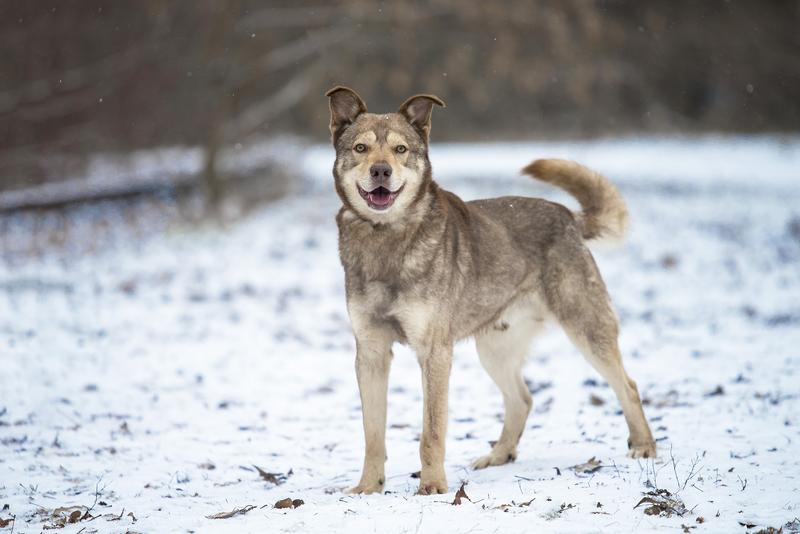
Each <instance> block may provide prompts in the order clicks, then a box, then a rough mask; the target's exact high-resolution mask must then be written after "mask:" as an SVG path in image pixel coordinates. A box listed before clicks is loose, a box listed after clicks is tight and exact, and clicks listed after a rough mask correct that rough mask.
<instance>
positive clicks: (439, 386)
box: [418, 344, 453, 495]
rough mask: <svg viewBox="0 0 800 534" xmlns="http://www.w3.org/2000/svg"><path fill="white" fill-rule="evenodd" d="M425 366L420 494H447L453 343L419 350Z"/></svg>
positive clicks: (423, 375) (420, 359) (422, 364)
mask: <svg viewBox="0 0 800 534" xmlns="http://www.w3.org/2000/svg"><path fill="white" fill-rule="evenodd" d="M418 357H419V361H420V366H421V367H422V403H423V408H422V417H423V419H422V438H421V439H420V444H419V456H420V460H421V461H422V470H421V472H420V483H419V493H420V494H421V495H431V494H436V493H447V478H446V476H445V474H444V450H445V435H446V434H447V394H448V387H449V383H450V368H451V366H452V361H453V347H452V344H441V345H439V346H435V347H433V348H432V349H429V350H426V351H424V352H422V353H418Z"/></svg>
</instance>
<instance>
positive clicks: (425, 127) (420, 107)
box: [397, 95, 447, 142]
mask: <svg viewBox="0 0 800 534" xmlns="http://www.w3.org/2000/svg"><path fill="white" fill-rule="evenodd" d="M434 104H436V105H437V106H442V107H443V108H444V107H447V106H445V103H444V102H443V101H442V99H441V98H439V97H438V96H434V95H414V96H412V97H411V98H409V99H408V100H406V101H405V102H403V104H402V105H401V106H400V109H398V110H397V112H398V113H399V114H401V115H403V116H404V117H405V118H406V119H407V120H408V123H409V124H411V126H413V127H414V128H416V129H417V130H418V131H419V132H420V134H421V135H422V138H423V139H425V142H427V141H428V137H429V136H430V133H431V113H432V112H433V105H434Z"/></svg>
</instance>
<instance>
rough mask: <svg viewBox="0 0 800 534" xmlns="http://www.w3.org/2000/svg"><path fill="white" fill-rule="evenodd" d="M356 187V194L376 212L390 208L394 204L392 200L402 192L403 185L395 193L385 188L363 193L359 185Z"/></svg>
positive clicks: (380, 187)
mask: <svg viewBox="0 0 800 534" xmlns="http://www.w3.org/2000/svg"><path fill="white" fill-rule="evenodd" d="M356 185H357V186H358V192H359V194H360V195H361V197H362V198H363V199H364V200H366V201H367V204H369V207H370V208H372V209H376V210H385V209H387V208H388V207H389V206H391V205H392V204H393V203H394V199H396V198H397V196H398V195H399V194H400V192H401V191H402V190H403V187H405V184H403V185H402V186H401V187H400V189H398V190H397V191H389V190H388V189H386V188H385V187H383V186H379V187H376V188H375V189H373V190H372V191H365V190H363V189H361V186H360V185H358V184H356Z"/></svg>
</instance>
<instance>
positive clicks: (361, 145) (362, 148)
mask: <svg viewBox="0 0 800 534" xmlns="http://www.w3.org/2000/svg"><path fill="white" fill-rule="evenodd" d="M366 150H367V145H365V144H364V143H358V144H357V145H356V146H355V151H356V152H366Z"/></svg>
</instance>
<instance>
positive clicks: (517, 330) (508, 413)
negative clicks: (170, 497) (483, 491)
mask: <svg viewBox="0 0 800 534" xmlns="http://www.w3.org/2000/svg"><path fill="white" fill-rule="evenodd" d="M543 324H544V323H543V322H542V321H537V320H533V319H531V318H530V317H522V316H517V317H514V316H510V317H509V318H508V319H507V320H505V321H503V322H500V323H498V324H497V325H495V326H492V327H490V329H489V330H487V331H486V332H484V333H481V334H480V335H478V336H476V337H475V345H476V347H477V349H478V356H479V357H480V360H481V364H482V365H483V368H484V369H486V372H488V373H489V376H491V377H492V380H493V381H494V383H495V384H497V387H498V388H499V389H500V392H501V393H502V394H503V405H504V407H505V419H504V420H503V431H502V432H501V433H500V438H499V439H498V440H497V442H496V443H495V444H494V446H493V447H492V451H491V452H490V453H489V454H487V455H486V456H482V457H480V458H478V459H477V460H475V461H474V462H473V463H472V467H473V469H483V468H484V467H488V466H490V465H502V464H505V463H508V462H511V461H513V460H516V458H517V444H518V443H519V439H520V437H521V436H522V432H523V431H524V430H525V422H526V421H527V419H528V414H529V413H530V411H531V407H532V406H533V398H532V397H531V394H530V392H529V391H528V386H527V385H526V384H525V381H524V380H523V378H522V366H523V364H524V363H525V357H526V356H527V355H528V350H529V349H530V344H531V340H532V339H533V337H534V335H536V333H538V332H539V331H541V329H542V326H543Z"/></svg>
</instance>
